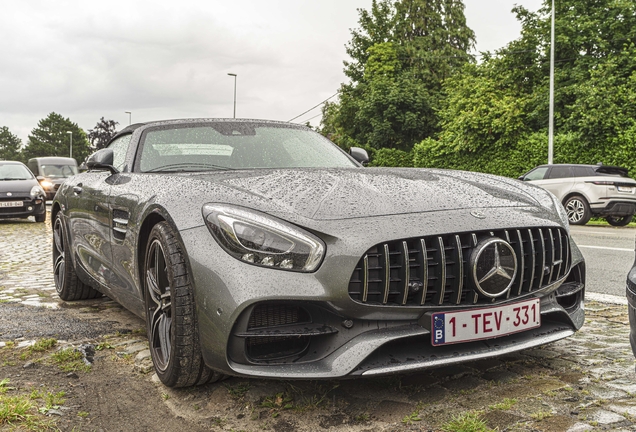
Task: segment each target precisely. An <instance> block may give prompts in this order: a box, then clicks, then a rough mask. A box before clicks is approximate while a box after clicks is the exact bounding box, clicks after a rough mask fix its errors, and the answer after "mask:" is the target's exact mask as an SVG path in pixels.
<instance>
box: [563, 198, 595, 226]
mask: <svg viewBox="0 0 636 432" xmlns="http://www.w3.org/2000/svg"><path fill="white" fill-rule="evenodd" d="M563 207H565V212H566V213H567V215H568V221H569V222H570V225H585V224H586V223H588V222H589V221H590V218H591V217H592V214H591V212H590V206H589V204H588V203H587V201H586V200H585V198H583V197H582V196H579V195H574V196H572V197H570V198H568V199H567V201H565V203H564V204H563Z"/></svg>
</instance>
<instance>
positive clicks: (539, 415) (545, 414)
mask: <svg viewBox="0 0 636 432" xmlns="http://www.w3.org/2000/svg"><path fill="white" fill-rule="evenodd" d="M530 417H532V419H533V420H536V421H541V420H545V419H547V418H550V417H552V413H551V412H550V411H537V412H536V413H534V414H531V415H530Z"/></svg>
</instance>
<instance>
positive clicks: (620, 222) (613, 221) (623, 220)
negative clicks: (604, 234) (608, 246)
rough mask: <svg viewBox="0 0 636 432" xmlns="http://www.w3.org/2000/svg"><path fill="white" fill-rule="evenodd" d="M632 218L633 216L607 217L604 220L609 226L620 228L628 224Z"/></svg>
mask: <svg viewBox="0 0 636 432" xmlns="http://www.w3.org/2000/svg"><path fill="white" fill-rule="evenodd" d="M633 217H634V215H631V216H607V217H606V218H605V220H606V221H607V223H608V224H610V225H611V226H616V227H620V226H625V225H627V224H628V223H630V222H631V221H632V218H633Z"/></svg>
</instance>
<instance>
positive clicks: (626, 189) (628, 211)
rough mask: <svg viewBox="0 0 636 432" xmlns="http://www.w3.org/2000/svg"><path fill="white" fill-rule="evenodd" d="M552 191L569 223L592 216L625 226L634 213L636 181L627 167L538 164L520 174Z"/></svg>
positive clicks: (520, 178)
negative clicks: (628, 173)
mask: <svg viewBox="0 0 636 432" xmlns="http://www.w3.org/2000/svg"><path fill="white" fill-rule="evenodd" d="M519 180H523V181H527V182H529V183H532V184H536V185H538V186H541V187H543V188H544V189H547V190H549V191H550V192H552V193H553V194H554V195H555V196H556V197H557V198H558V199H559V200H561V202H562V203H563V207H565V210H566V212H567V214H568V219H569V221H570V224H571V225H585V224H586V223H587V222H588V221H589V220H590V218H591V217H592V216H595V217H604V218H605V219H606V220H607V222H608V223H609V224H610V225H614V226H624V225H627V224H628V223H630V222H631V220H632V217H633V216H634V213H636V181H635V180H633V179H631V178H629V177H628V176H627V169H625V168H620V167H615V166H608V165H602V164H598V165H574V164H558V165H541V166H538V167H536V168H534V169H533V170H532V171H529V172H528V173H526V174H524V175H522V176H521V177H519Z"/></svg>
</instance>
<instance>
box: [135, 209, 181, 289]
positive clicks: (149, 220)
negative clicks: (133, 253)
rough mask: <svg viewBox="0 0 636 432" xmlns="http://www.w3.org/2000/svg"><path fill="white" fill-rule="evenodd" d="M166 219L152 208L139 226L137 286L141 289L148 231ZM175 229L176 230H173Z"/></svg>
mask: <svg viewBox="0 0 636 432" xmlns="http://www.w3.org/2000/svg"><path fill="white" fill-rule="evenodd" d="M166 220H167V219H166V218H165V217H164V216H163V215H162V214H161V213H160V212H159V211H158V210H154V211H151V212H150V213H148V215H147V216H146V218H145V219H144V221H143V222H142V224H141V226H140V227H139V236H138V238H137V268H138V269H139V272H138V273H139V275H138V277H139V281H138V282H139V287H140V288H142V289H143V277H144V276H143V268H144V262H145V260H146V246H147V244H148V238H150V231H152V228H153V227H154V226H155V225H157V224H158V223H161V222H165V221H166ZM175 231H176V230H175Z"/></svg>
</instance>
